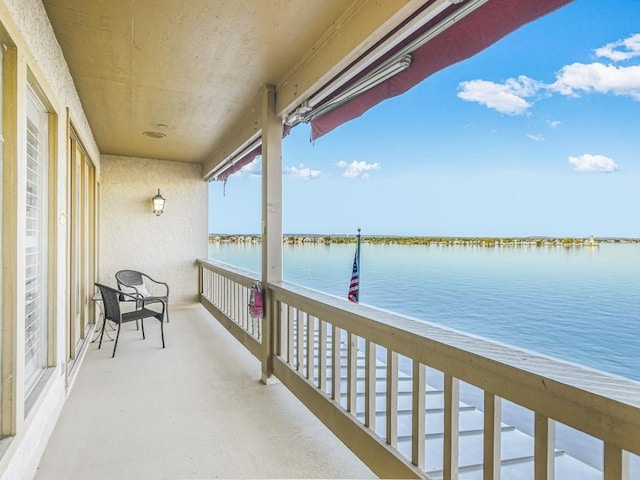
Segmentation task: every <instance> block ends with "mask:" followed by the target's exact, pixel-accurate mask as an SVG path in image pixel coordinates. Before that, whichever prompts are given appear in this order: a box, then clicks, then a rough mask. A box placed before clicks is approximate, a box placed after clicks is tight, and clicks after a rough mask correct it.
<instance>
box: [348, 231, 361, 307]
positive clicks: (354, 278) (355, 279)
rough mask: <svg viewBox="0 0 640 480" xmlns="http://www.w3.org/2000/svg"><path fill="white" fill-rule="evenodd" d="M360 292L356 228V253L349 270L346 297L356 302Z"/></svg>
mask: <svg viewBox="0 0 640 480" xmlns="http://www.w3.org/2000/svg"><path fill="white" fill-rule="evenodd" d="M359 294H360V229H358V245H357V247H356V255H355V257H354V259H353V271H352V272H351V283H350V284H349V293H348V294H347V299H348V300H349V301H350V302H353V303H358V296H359Z"/></svg>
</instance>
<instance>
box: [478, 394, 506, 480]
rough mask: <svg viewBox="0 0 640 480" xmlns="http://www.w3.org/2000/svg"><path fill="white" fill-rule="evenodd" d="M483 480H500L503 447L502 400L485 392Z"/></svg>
mask: <svg viewBox="0 0 640 480" xmlns="http://www.w3.org/2000/svg"><path fill="white" fill-rule="evenodd" d="M483 441H484V451H483V457H484V469H483V472H482V478H483V480H499V479H500V465H501V463H500V458H501V447H502V399H501V398H500V397H496V396H495V395H493V394H492V393H489V392H484V440H483Z"/></svg>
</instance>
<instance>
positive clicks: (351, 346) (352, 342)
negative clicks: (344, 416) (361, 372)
mask: <svg viewBox="0 0 640 480" xmlns="http://www.w3.org/2000/svg"><path fill="white" fill-rule="evenodd" d="M357 339H358V337H356V336H355V335H354V334H353V333H351V332H348V333H347V346H348V347H347V348H348V351H347V412H351V413H352V414H354V415H355V414H356V397H357V391H356V390H357V388H356V387H357V383H356V382H357V380H358V378H357V377H358V345H357V344H356V341H357Z"/></svg>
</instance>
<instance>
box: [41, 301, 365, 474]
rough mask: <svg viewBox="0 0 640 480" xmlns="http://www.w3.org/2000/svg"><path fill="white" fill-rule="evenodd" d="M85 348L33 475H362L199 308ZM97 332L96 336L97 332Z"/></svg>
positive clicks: (360, 468) (358, 463)
mask: <svg viewBox="0 0 640 480" xmlns="http://www.w3.org/2000/svg"><path fill="white" fill-rule="evenodd" d="M145 332H146V334H147V339H146V340H144V341H143V340H142V338H141V335H140V334H139V332H136V331H135V326H134V325H132V324H127V325H125V326H123V331H122V333H121V335H120V339H119V342H118V350H117V353H116V356H115V358H113V359H112V358H111V350H112V349H113V342H112V341H107V342H106V343H103V344H102V348H101V349H100V350H98V349H97V342H96V343H93V344H90V345H89V347H88V351H87V354H86V357H85V359H84V363H83V366H82V369H81V371H80V373H79V375H78V377H77V379H76V381H75V385H74V387H73V390H72V393H71V395H70V396H69V399H68V401H67V403H66V405H65V407H64V410H63V413H62V416H61V417H60V420H59V421H58V424H57V426H56V429H55V431H54V433H53V435H52V437H51V439H50V441H49V444H48V446H47V449H46V451H45V454H44V457H43V459H42V461H41V463H40V466H39V468H38V473H37V475H36V478H38V479H41V480H44V479H61V478H65V479H74V478H75V479H81V478H92V479H96V480H97V479H101V478H102V479H108V478H109V479H113V478H118V479H145V478H147V479H159V478H217V477H219V478H282V477H288V478H292V477H299V478H301V477H311V478H372V477H374V474H373V473H372V472H371V471H370V470H369V469H368V468H367V467H366V466H365V465H364V464H363V463H362V462H361V461H360V460H358V458H357V457H356V456H355V455H354V454H353V453H351V452H350V451H349V449H348V448H347V447H345V446H344V444H342V443H341V442H340V441H339V440H338V439H337V438H336V437H335V436H334V435H333V434H331V432H330V431H329V430H328V429H327V428H326V427H324V426H323V425H322V423H320V421H319V420H318V419H317V418H315V417H314V416H313V415H312V414H311V413H310V412H309V411H308V410H307V409H306V408H305V407H304V406H303V405H302V404H301V403H300V402H299V401H298V400H296V398H295V397H294V396H293V395H292V394H291V392H289V391H288V390H287V389H286V387H285V386H284V385H282V384H274V385H270V386H268V387H265V386H264V385H263V384H261V383H260V382H259V374H260V364H259V362H258V361H257V360H256V359H255V358H254V357H253V356H251V355H250V354H249V353H248V352H247V351H246V350H245V349H244V348H243V347H242V345H240V344H239V343H238V342H237V341H236V340H235V339H234V338H233V337H231V336H230V335H229V333H228V332H227V331H226V330H225V329H224V328H223V327H222V326H221V325H220V324H219V323H218V322H217V321H216V320H215V319H214V318H213V317H212V316H211V315H210V314H209V313H208V312H207V311H206V310H205V309H204V308H202V307H201V306H197V307H195V308H179V309H175V310H172V312H171V322H170V323H169V324H167V325H165V334H166V340H167V348H166V349H165V350H162V349H161V348H160V345H161V342H160V329H159V328H158V325H157V322H155V321H153V322H152V321H148V323H147V324H146V328H145ZM105 338H106V337H105Z"/></svg>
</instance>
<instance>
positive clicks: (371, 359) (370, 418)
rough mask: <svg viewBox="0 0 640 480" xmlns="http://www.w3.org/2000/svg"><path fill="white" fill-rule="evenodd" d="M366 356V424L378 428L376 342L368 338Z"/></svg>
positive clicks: (371, 427) (373, 428)
mask: <svg viewBox="0 0 640 480" xmlns="http://www.w3.org/2000/svg"><path fill="white" fill-rule="evenodd" d="M364 353H365V358H364V362H365V363H364V365H365V366H364V424H365V426H367V427H369V428H370V429H372V430H373V431H375V429H376V344H375V343H373V342H371V341H370V340H367V341H366V343H365V352H364Z"/></svg>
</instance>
